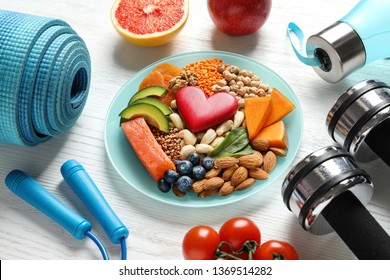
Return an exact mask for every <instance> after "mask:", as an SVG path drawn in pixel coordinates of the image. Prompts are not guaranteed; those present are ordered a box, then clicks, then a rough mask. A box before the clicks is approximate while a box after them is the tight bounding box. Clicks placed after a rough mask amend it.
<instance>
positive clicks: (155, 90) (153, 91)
mask: <svg viewBox="0 0 390 280" xmlns="http://www.w3.org/2000/svg"><path fill="white" fill-rule="evenodd" d="M167 93H168V90H167V89H166V88H164V87H160V86H150V87H146V88H143V89H140V90H139V91H137V92H136V93H135V94H134V95H133V97H131V99H130V101H129V104H128V105H130V104H132V103H133V102H134V101H136V100H138V99H141V98H144V97H147V96H156V97H161V96H164V95H165V94H167Z"/></svg>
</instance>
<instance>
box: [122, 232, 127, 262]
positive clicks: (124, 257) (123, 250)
mask: <svg viewBox="0 0 390 280" xmlns="http://www.w3.org/2000/svg"><path fill="white" fill-rule="evenodd" d="M121 252H122V258H121V259H122V260H126V259H127V248H126V238H125V237H122V238H121Z"/></svg>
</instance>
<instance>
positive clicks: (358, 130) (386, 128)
mask: <svg viewBox="0 0 390 280" xmlns="http://www.w3.org/2000/svg"><path fill="white" fill-rule="evenodd" d="M326 126H327V129H328V133H329V135H330V136H331V137H332V138H333V140H334V141H335V142H337V143H338V144H340V145H341V146H342V147H343V149H344V150H345V151H348V152H349V153H350V154H351V155H352V156H353V157H354V158H355V160H356V161H357V162H370V161H373V160H375V159H377V158H380V159H382V160H383V161H384V162H385V163H386V164H387V165H389V166H390V145H389V141H390V86H388V85H387V84H385V83H382V82H379V81H375V80H365V81H362V82H360V83H358V84H357V85H355V86H353V87H351V88H349V89H348V90H346V91H345V92H344V93H343V94H342V95H341V96H340V97H339V98H338V99H337V101H336V103H335V104H334V105H333V107H332V108H331V110H330V111H329V113H328V116H327V118H326Z"/></svg>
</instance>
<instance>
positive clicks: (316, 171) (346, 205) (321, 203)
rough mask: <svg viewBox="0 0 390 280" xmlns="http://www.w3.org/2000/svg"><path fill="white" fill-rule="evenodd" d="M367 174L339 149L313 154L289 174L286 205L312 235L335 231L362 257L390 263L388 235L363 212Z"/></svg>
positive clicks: (367, 197)
mask: <svg viewBox="0 0 390 280" xmlns="http://www.w3.org/2000/svg"><path fill="white" fill-rule="evenodd" d="M372 194H373V184H372V181H371V179H370V177H369V175H368V174H366V172H365V171H364V170H362V169H360V168H359V167H358V166H357V165H356V163H355V161H354V159H353V157H352V156H351V155H350V154H349V153H347V152H345V151H344V150H343V149H342V148H341V147H339V146H330V147H326V148H323V149H321V150H318V151H316V152H313V153H312V154H310V155H308V156H307V157H306V158H304V159H303V160H302V161H301V162H299V163H298V164H297V165H296V166H295V167H293V169H292V170H291V171H290V172H289V173H288V175H287V176H286V178H285V180H284V182H283V186H282V196H283V201H284V203H285V205H286V206H287V208H288V209H289V210H290V211H292V212H293V213H294V214H295V215H296V216H297V218H298V220H299V223H300V224H301V226H302V227H303V228H304V229H305V230H306V231H308V232H310V233H313V234H316V235H323V234H327V233H330V232H332V231H336V232H337V233H338V235H339V236H340V237H341V238H342V239H343V241H344V242H345V243H346V244H347V246H348V247H349V248H350V249H351V251H352V252H353V253H354V254H355V255H356V257H357V258H359V259H390V237H389V235H388V234H387V233H386V231H385V230H384V229H383V228H382V227H381V226H380V225H379V223H378V222H377V221H376V220H375V219H374V217H373V216H372V215H371V214H370V213H369V211H368V210H367V209H366V208H365V206H364V205H365V204H367V203H368V202H369V201H370V199H371V197H372Z"/></svg>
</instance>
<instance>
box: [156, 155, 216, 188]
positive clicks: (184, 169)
mask: <svg viewBox="0 0 390 280" xmlns="http://www.w3.org/2000/svg"><path fill="white" fill-rule="evenodd" d="M175 166H176V171H175V170H173V169H169V170H167V171H166V172H165V174H164V178H162V179H160V180H159V181H158V183H157V186H158V189H159V190H160V191H162V192H164V193H166V192H169V191H170V190H171V189H172V187H173V186H174V185H176V187H177V189H178V190H179V191H180V192H183V193H186V192H188V191H189V190H190V189H191V187H192V183H193V182H195V181H199V180H202V179H203V178H204V177H205V175H206V172H207V171H208V170H210V169H211V168H213V167H214V160H213V159H212V158H210V157H204V158H203V159H201V157H200V155H199V154H197V153H192V154H190V155H189V156H188V158H187V159H185V160H175Z"/></svg>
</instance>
